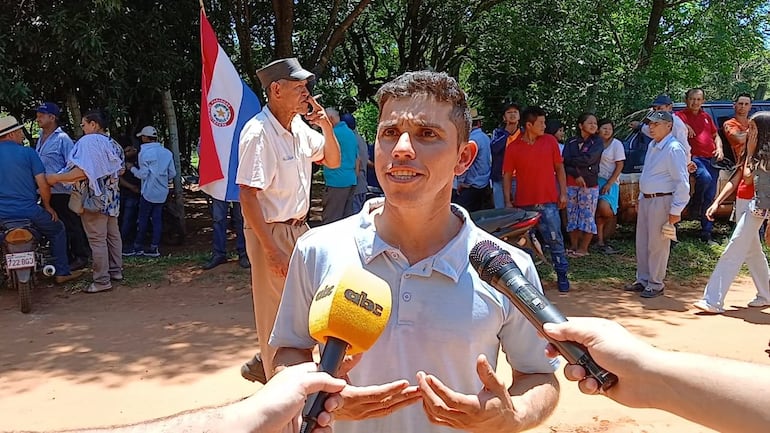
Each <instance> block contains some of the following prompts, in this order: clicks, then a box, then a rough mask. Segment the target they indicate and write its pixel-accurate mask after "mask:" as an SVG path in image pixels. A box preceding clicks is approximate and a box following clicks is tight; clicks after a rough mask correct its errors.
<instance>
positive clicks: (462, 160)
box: [455, 140, 479, 176]
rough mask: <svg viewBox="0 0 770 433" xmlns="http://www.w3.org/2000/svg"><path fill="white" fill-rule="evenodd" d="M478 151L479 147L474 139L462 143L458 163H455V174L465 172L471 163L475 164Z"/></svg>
mask: <svg viewBox="0 0 770 433" xmlns="http://www.w3.org/2000/svg"><path fill="white" fill-rule="evenodd" d="M478 153H479V147H478V146H477V145H476V142H475V141H473V140H470V141H468V142H466V143H465V144H462V145H460V152H459V153H458V155H457V164H456V165H455V176H459V175H461V174H463V173H465V171H466V170H468V168H469V167H470V166H471V164H473V161H474V160H475V159H476V155H477V154H478Z"/></svg>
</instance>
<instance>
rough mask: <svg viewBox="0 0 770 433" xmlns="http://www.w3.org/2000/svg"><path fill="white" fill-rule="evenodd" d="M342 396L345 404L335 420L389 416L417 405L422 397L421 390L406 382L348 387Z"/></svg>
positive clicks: (398, 381)
mask: <svg viewBox="0 0 770 433" xmlns="http://www.w3.org/2000/svg"><path fill="white" fill-rule="evenodd" d="M340 395H341V396H342V398H343V399H344V401H345V404H344V407H343V408H342V409H341V410H339V411H338V412H337V413H336V414H335V418H337V419H344V420H362V419H369V418H380V417H383V416H387V415H390V414H392V413H393V412H396V411H398V410H400V409H403V408H405V407H407V406H410V405H412V404H414V403H416V402H417V401H419V400H420V398H421V397H422V396H421V394H420V390H419V389H417V387H416V386H409V382H407V381H406V380H397V381H395V382H391V383H386V384H383V385H372V386H352V385H348V386H346V387H345V389H344V390H343V391H342V392H341V393H340Z"/></svg>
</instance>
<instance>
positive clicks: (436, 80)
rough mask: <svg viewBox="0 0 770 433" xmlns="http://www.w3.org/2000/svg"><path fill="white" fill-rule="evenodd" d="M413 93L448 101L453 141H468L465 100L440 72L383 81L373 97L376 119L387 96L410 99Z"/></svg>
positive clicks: (466, 102)
mask: <svg viewBox="0 0 770 433" xmlns="http://www.w3.org/2000/svg"><path fill="white" fill-rule="evenodd" d="M416 96H418V97H425V98H429V99H431V100H433V101H435V102H449V103H450V104H452V111H451V113H450V120H451V121H452V123H454V125H455V127H456V128H457V139H458V143H457V144H458V145H460V144H462V143H465V142H467V141H468V139H469V134H470V130H471V114H470V110H469V109H468V99H467V97H466V96H465V92H463V90H462V89H461V88H460V85H459V84H458V83H457V80H455V79H454V78H452V77H450V76H449V75H447V74H446V73H444V72H432V71H416V72H406V73H404V74H402V75H401V76H399V77H397V78H396V79H394V80H393V81H390V82H388V83H385V84H384V85H383V86H382V87H380V90H378V91H377V95H376V96H375V99H377V103H378V105H379V107H380V118H382V107H384V106H385V103H386V102H388V101H389V100H390V99H402V98H414V97H416Z"/></svg>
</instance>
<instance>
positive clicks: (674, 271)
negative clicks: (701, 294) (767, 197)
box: [537, 221, 768, 283]
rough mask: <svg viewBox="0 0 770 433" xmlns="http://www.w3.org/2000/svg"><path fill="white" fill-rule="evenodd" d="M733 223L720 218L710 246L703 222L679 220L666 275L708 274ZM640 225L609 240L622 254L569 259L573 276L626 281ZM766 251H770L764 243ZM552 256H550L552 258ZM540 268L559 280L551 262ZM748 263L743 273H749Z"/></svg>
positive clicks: (687, 278)
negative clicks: (704, 236) (701, 233)
mask: <svg viewBox="0 0 770 433" xmlns="http://www.w3.org/2000/svg"><path fill="white" fill-rule="evenodd" d="M732 229H733V226H732V224H729V223H723V222H719V223H717V224H715V226H714V237H715V239H716V240H717V241H718V242H720V244H719V245H715V246H709V245H707V244H706V243H704V242H702V241H701V240H700V239H698V233H699V231H700V223H699V222H697V221H684V222H682V223H680V224H679V229H678V230H677V237H678V238H679V242H678V243H677V244H676V245H675V246H674V247H673V249H672V250H671V255H670V256H669V259H668V272H667V274H666V279H667V280H670V281H671V282H676V283H688V282H692V281H693V280H695V279H697V278H707V277H708V276H709V275H711V272H712V271H713V270H714V267H715V266H716V264H717V261H718V260H719V257H720V256H721V255H722V252H723V251H724V248H725V247H726V246H727V242H728V241H729V239H730V235H731V234H732ZM635 230H636V227H635V226H633V225H619V226H618V229H617V232H616V233H615V235H614V236H613V237H612V238H611V239H610V240H609V243H610V244H611V245H612V246H613V247H614V248H615V249H616V250H618V251H620V253H619V254H614V255H604V254H601V253H600V252H598V251H596V250H594V249H591V250H589V252H590V255H588V256H586V257H580V258H574V259H569V262H570V280H572V281H576V282H578V281H586V282H613V283H626V282H631V281H633V280H634V278H635V276H636V241H635V236H636V232H635ZM764 249H765V254H767V253H768V249H767V247H764ZM549 259H550V258H549ZM537 270H538V272H539V273H540V275H541V276H542V278H543V279H545V280H551V281H553V280H555V279H556V274H555V273H554V272H553V268H552V267H551V266H550V264H548V263H542V264H540V265H538V266H537ZM746 272H747V270H746V268H745V266H744V267H743V268H742V269H741V273H744V274H745V273H746Z"/></svg>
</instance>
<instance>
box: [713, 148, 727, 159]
mask: <svg viewBox="0 0 770 433" xmlns="http://www.w3.org/2000/svg"><path fill="white" fill-rule="evenodd" d="M714 157H715V158H716V159H717V161H721V160H723V159H725V151H724V150H722V148H721V147H717V148H716V149H714Z"/></svg>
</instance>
